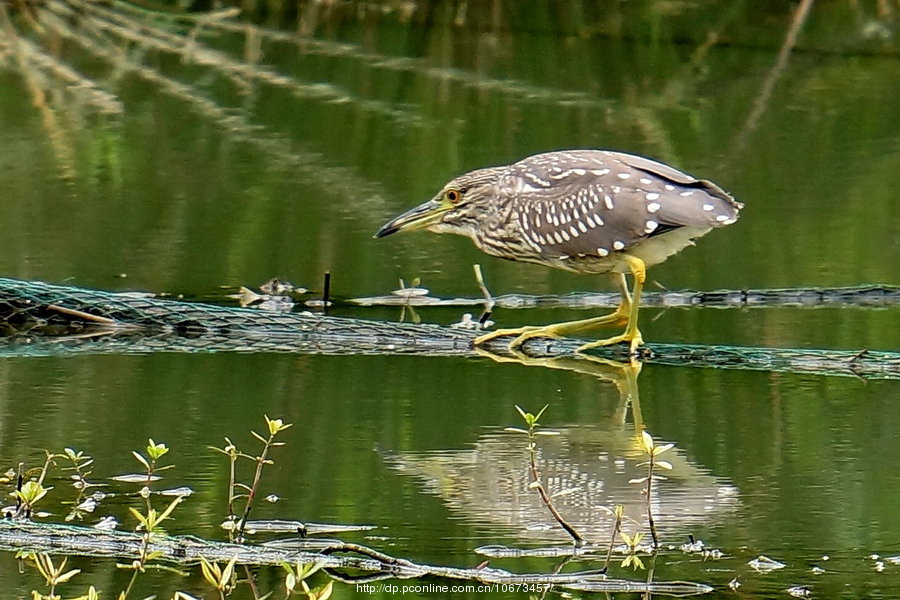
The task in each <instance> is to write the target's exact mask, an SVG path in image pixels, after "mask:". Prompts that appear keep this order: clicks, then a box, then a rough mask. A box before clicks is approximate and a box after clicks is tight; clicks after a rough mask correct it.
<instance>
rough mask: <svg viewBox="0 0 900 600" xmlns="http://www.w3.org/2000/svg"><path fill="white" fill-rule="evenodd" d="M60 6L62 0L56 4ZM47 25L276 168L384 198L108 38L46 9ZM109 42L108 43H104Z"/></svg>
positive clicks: (341, 190)
mask: <svg viewBox="0 0 900 600" xmlns="http://www.w3.org/2000/svg"><path fill="white" fill-rule="evenodd" d="M50 4H55V5H59V3H50ZM41 19H42V22H43V24H44V26H45V27H47V28H48V29H51V30H52V31H54V32H55V33H56V34H58V35H60V36H61V37H63V38H66V39H69V40H71V41H73V42H75V43H76V44H78V45H79V46H81V47H82V48H84V49H85V50H86V51H88V52H89V53H90V54H92V55H93V56H95V57H97V58H100V59H102V60H105V61H107V62H108V63H109V64H110V65H111V66H112V67H113V68H114V69H116V71H117V73H118V74H119V75H120V76H121V75H122V74H124V73H133V74H135V75H137V76H139V77H141V78H142V79H144V80H146V81H148V82H150V83H153V84H154V85H156V86H158V89H159V90H160V91H161V92H163V93H166V94H168V95H170V96H173V97H175V98H177V99H179V100H181V101H183V102H185V103H186V104H188V105H189V106H191V107H192V108H193V109H194V110H196V111H197V112H198V113H200V114H201V115H202V116H203V117H204V118H206V119H207V120H209V121H210V122H212V123H213V124H215V125H217V126H219V127H220V128H221V129H222V131H223V133H224V134H225V135H227V136H228V137H229V138H230V139H232V140H236V141H241V142H245V143H248V144H250V145H251V146H253V147H255V148H257V149H259V150H261V151H263V152H265V153H266V154H267V155H268V156H269V157H270V159H271V160H272V162H273V163H274V164H275V165H276V166H282V167H290V168H291V169H292V172H294V173H300V174H302V175H303V176H304V178H305V179H307V180H308V181H310V182H313V183H315V184H318V185H320V186H321V187H323V188H325V189H327V190H328V191H329V192H330V193H334V194H340V195H342V196H345V197H348V198H349V197H352V198H356V197H358V196H359V195H360V194H363V195H366V196H369V197H370V198H378V197H381V194H380V193H379V189H378V188H377V186H375V184H373V183H372V182H371V181H369V180H367V179H362V178H360V177H359V176H357V175H355V174H354V173H353V172H352V171H351V170H350V169H347V168H343V167H335V166H331V165H328V164H325V163H324V161H323V159H322V156H321V155H320V154H317V153H313V152H309V151H303V150H298V149H296V148H294V147H293V146H292V144H290V143H289V142H288V141H287V140H286V139H284V138H282V137H279V136H276V135H271V134H267V132H266V131H265V129H264V128H263V127H261V126H258V125H254V124H252V123H249V122H247V121H246V120H245V119H244V118H243V117H242V116H240V115H239V114H237V113H235V112H233V111H231V110H228V109H226V108H223V107H221V106H219V105H218V104H216V103H215V102H214V101H212V100H210V99H209V98H206V97H204V96H203V95H202V94H201V93H200V92H199V91H198V90H197V89H196V88H195V87H193V86H191V85H188V84H185V83H181V82H179V81H175V80H174V79H171V78H168V77H166V76H165V75H163V74H161V73H160V72H158V71H156V70H154V69H152V68H149V67H146V66H144V65H141V64H138V63H136V62H134V61H133V60H131V59H129V58H128V57H127V56H126V55H125V54H124V53H123V52H122V50H121V48H119V47H117V46H115V45H111V44H109V41H108V40H105V39H96V38H94V39H90V38H88V37H87V36H86V33H85V32H84V31H83V30H79V31H76V30H74V29H72V28H71V27H70V26H69V25H68V24H67V23H66V22H65V21H64V20H63V19H61V18H59V17H57V16H56V15H55V14H53V13H50V12H47V11H43V12H42V15H41ZM104 46H106V47H104Z"/></svg>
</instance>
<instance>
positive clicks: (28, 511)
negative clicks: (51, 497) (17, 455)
mask: <svg viewBox="0 0 900 600" xmlns="http://www.w3.org/2000/svg"><path fill="white" fill-rule="evenodd" d="M51 489H53V488H45V487H44V486H43V484H41V483H39V482H37V481H34V480H28V481H26V482H25V483H23V484H22V485H21V486H20V487H19V489H17V490H16V505H17V509H16V516H25V518H27V519H30V518H31V515H32V513H33V512H34V505H35V504H37V502H38V501H39V500H40V499H41V498H43V497H44V496H46V495H47V492H48V491H50V490H51Z"/></svg>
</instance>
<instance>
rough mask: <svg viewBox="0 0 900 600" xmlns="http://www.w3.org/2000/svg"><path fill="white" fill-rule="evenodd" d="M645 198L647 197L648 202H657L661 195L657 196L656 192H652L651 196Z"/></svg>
mask: <svg viewBox="0 0 900 600" xmlns="http://www.w3.org/2000/svg"><path fill="white" fill-rule="evenodd" d="M644 197H645V198H646V199H647V200H656V199H657V198H659V194H657V193H656V192H650V193H649V194H647V195H646V196H644Z"/></svg>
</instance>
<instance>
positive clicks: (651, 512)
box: [647, 452, 659, 550]
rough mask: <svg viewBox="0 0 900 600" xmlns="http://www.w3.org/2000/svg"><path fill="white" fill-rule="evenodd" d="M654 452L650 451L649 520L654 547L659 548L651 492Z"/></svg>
mask: <svg viewBox="0 0 900 600" xmlns="http://www.w3.org/2000/svg"><path fill="white" fill-rule="evenodd" d="M653 458H654V457H653V452H650V461H649V464H648V465H647V521H648V522H649V523H650V536H651V537H652V538H653V549H654V550H655V549H657V548H659V538H658V537H657V536H656V523H655V522H654V521H653V507H652V505H651V504H652V498H651V496H650V493H651V492H652V491H653Z"/></svg>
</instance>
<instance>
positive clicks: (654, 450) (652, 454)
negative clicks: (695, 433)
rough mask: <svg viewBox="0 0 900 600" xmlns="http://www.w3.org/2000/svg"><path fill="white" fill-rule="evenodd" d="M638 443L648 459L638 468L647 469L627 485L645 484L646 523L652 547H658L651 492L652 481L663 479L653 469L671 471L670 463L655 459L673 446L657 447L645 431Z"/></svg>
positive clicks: (673, 445)
mask: <svg viewBox="0 0 900 600" xmlns="http://www.w3.org/2000/svg"><path fill="white" fill-rule="evenodd" d="M638 443H639V444H640V447H641V451H642V452H643V453H644V454H646V455H647V456H648V457H649V460H647V461H645V462H642V463H640V464H639V465H638V466H639V467H644V466H646V467H647V474H646V475H644V476H643V477H638V478H636V479H631V480H630V481H629V482H628V483H636V484H641V483H645V482H646V484H647V487H646V488H645V489H644V494H645V495H646V496H647V521H648V522H649V523H650V535H651V536H652V537H653V547H654V548H658V547H659V538H658V537H657V535H656V523H655V522H654V520H653V508H652V502H651V500H652V495H651V494H652V492H653V481H654V480H663V479H665V477H663V476H662V475H656V474H655V473H654V472H653V471H654V469H655V468H657V467H659V468H660V469H664V470H666V471H671V470H672V463H670V462H668V461H665V460H658V459H657V457H658V456H659V455H660V454H663V453H664V452H668V451H669V450H671V449H672V448H674V447H675V444H663V445H662V446H657V445H656V444H655V443H654V441H653V437H652V436H651V435H650V434H649V433H647V432H646V431H642V432H641V434H640V436H639V437H638Z"/></svg>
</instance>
